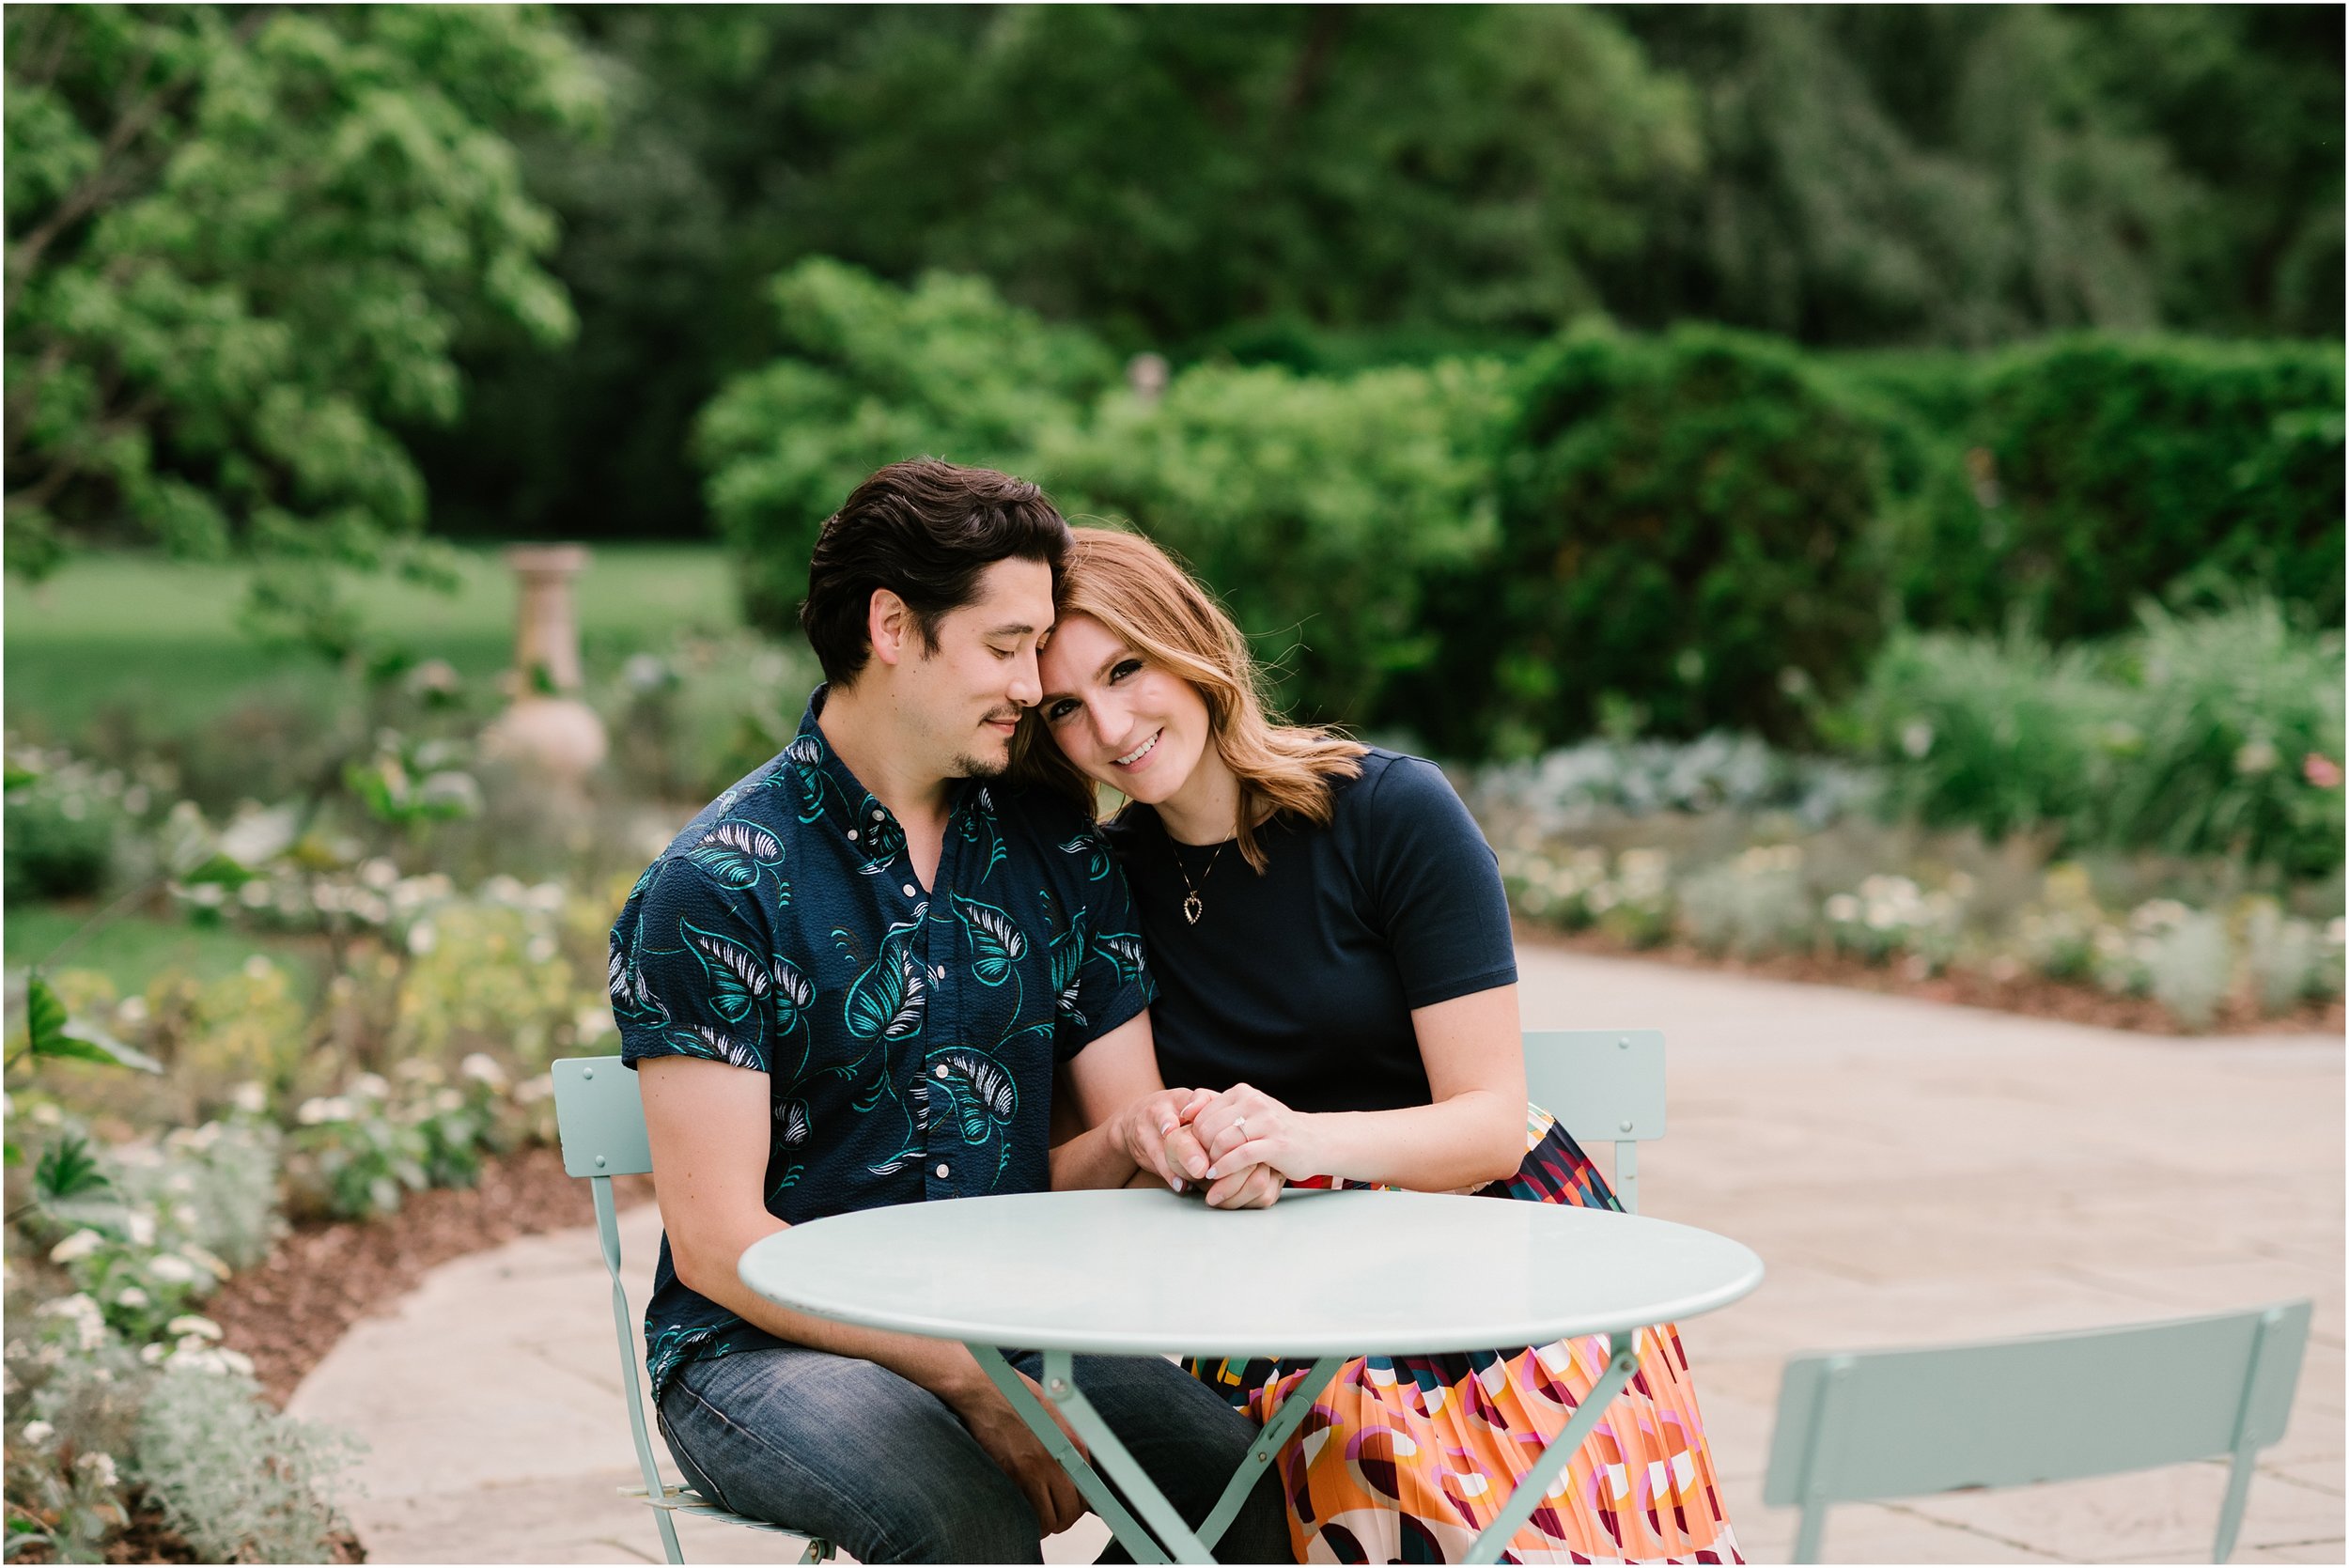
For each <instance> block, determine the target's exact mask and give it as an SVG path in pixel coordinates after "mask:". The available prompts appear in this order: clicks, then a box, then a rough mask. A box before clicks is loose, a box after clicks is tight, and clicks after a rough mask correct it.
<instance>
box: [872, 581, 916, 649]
mask: <svg viewBox="0 0 2349 1568" xmlns="http://www.w3.org/2000/svg"><path fill="white" fill-rule="evenodd" d="M864 634H865V636H866V637H868V638H869V639H871V641H872V644H873V657H874V658H875V659H878V660H880V661H881V662H882V663H884V664H889V665H895V664H897V663H899V662H901V661H902V660H904V659H905V657H906V653H907V650H908V649H909V648H910V646H911V644H912V641H913V636H914V630H913V612H912V611H910V610H909V609H907V608H906V601H905V600H903V599H901V598H898V597H897V596H896V594H895V593H894V592H893V591H892V590H890V589H887V588H876V589H874V590H873V597H872V598H871V599H869V600H867V601H866V603H865V606H864Z"/></svg>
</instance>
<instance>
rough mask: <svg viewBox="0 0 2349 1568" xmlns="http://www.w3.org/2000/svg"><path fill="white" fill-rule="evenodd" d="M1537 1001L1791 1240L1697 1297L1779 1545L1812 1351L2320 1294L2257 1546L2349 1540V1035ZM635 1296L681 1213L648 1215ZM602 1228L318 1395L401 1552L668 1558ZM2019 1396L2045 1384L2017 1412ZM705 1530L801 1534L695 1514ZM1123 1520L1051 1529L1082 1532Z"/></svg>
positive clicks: (1907, 1521) (2152, 1535)
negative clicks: (2145, 1031)
mask: <svg viewBox="0 0 2349 1568" xmlns="http://www.w3.org/2000/svg"><path fill="white" fill-rule="evenodd" d="M1520 962H1521V966H1522V970H1523V975H1524V987H1525V1009H1524V1012H1525V1019H1526V1022H1527V1023H1528V1024H1529V1025H1530V1026H1548V1027H1563V1026H1568V1025H1574V1026H1599V1027H1603V1026H1606V1025H1610V1024H1626V1025H1642V1026H1650V1027H1660V1028H1662V1029H1664V1030H1665V1031H1666V1032H1668V1037H1669V1039H1670V1042H1671V1062H1672V1069H1671V1071H1672V1098H1671V1118H1672V1120H1671V1127H1672V1130H1671V1135H1670V1136H1669V1137H1668V1138H1666V1139H1665V1140H1664V1141H1662V1142H1661V1143H1658V1144H1654V1145H1651V1146H1650V1147H1649V1149H1648V1150H1647V1151H1645V1153H1644V1155H1643V1157H1642V1162H1641V1165H1642V1169H1641V1175H1642V1178H1643V1180H1642V1183H1641V1186H1642V1197H1643V1202H1644V1206H1645V1207H1646V1209H1647V1210H1648V1212H1650V1213H1653V1214H1656V1215H1658V1216H1660V1217H1663V1218H1666V1219H1683V1220H1687V1221H1689V1222H1691V1223H1695V1224H1701V1225H1703V1226H1706V1227H1708V1228H1711V1229H1715V1230H1719V1231H1721V1232H1724V1233H1726V1234H1730V1235H1734V1236H1736V1237H1738V1238H1739V1239H1740V1240H1743V1241H1745V1242H1747V1243H1748V1244H1749V1245H1750V1246H1752V1247H1753V1248H1754V1249H1755V1250H1757V1251H1758V1252H1760V1253H1761V1254H1762V1256H1763V1257H1764V1259H1765V1260H1766V1261H1767V1263H1768V1265H1769V1268H1770V1276H1769V1279H1768V1280H1767V1281H1766V1282H1765V1284H1764V1285H1763V1287H1762V1289H1761V1290H1760V1291H1758V1292H1756V1293H1755V1294H1754V1295H1753V1296H1750V1297H1749V1298H1747V1299H1746V1300H1745V1301H1743V1302H1740V1303H1739V1304H1737V1305H1736V1306H1735V1307H1733V1308H1730V1309H1729V1310H1727V1311H1724V1312H1719V1313H1717V1314H1715V1315H1713V1316H1710V1317H1704V1318H1700V1319H1696V1320H1693V1321H1691V1322H1690V1323H1688V1325H1686V1326H1685V1329H1684V1333H1685V1337H1686V1343H1687V1345H1688V1353H1689V1356H1690V1358H1691V1359H1692V1361H1693V1362H1694V1364H1695V1366H1696V1368H1697V1374H1698V1386H1699V1388H1700V1389H1701V1390H1702V1391H1703V1399H1704V1411H1705V1415H1706V1418H1707V1420H1708V1421H1709V1422H1710V1424H1711V1430H1712V1439H1713V1446H1714V1454H1715V1457H1716V1461H1717V1463H1718V1465H1719V1472H1720V1476H1721V1480H1722V1483H1723V1485H1724V1486H1725V1487H1726V1488H1727V1490H1728V1492H1729V1494H1730V1504H1731V1507H1730V1513H1731V1516H1732V1518H1733V1519H1735V1521H1736V1524H1737V1528H1738V1534H1739V1539H1740V1541H1741V1542H1742V1543H1743V1545H1744V1546H1745V1548H1746V1551H1747V1553H1748V1555H1749V1556H1750V1557H1751V1558H1752V1559H1754V1560H1758V1561H1771V1560H1781V1561H1782V1560H1784V1557H1785V1553H1786V1551H1787V1549H1788V1547H1789V1545H1790V1543H1791V1541H1792V1539H1793V1532H1794V1521H1793V1515H1792V1514H1789V1513H1786V1512H1784V1511H1781V1510H1766V1509H1764V1508H1763V1506H1762V1504H1761V1500H1760V1495H1761V1473H1762V1467H1763V1464H1764V1460H1765V1455H1766V1449H1767V1441H1768V1434H1769V1428H1770V1420H1771V1409H1772V1405H1773V1403H1774V1401H1775V1399H1776V1396H1777V1388H1778V1379H1779V1373H1780V1368H1781V1365H1782V1363H1783V1361H1784V1359H1785V1358H1786V1356H1787V1355H1788V1354H1790V1353H1792V1352H1795V1351H1799V1350H1804V1349H1811V1348H1823V1347H1839V1346H1860V1345H1872V1344H1892V1343H1915V1342H1932V1341H1942V1340H1953V1339H1962V1338H1968V1337H1973V1336H1983V1335H1995V1334H2007V1333H2023V1332H2031V1331H2037V1330H2045V1329H2058V1328H2068V1327H2086V1326H2090V1325H2096V1324H2105V1323H2113V1322H2121V1321H2126V1320H2130V1319H2141V1318H2152V1317H2162V1316H2170V1315H2178V1314H2184V1313H2187V1312H2198V1311H2208V1310H2217V1309H2221V1308H2231V1307H2238V1306H2247V1305H2251V1304H2255V1303H2261V1302H2265V1301H2271V1300H2278V1299H2281V1298H2284V1297H2288V1296H2313V1297H2314V1298H2315V1300H2316V1303H2317V1306H2316V1317H2315V1325H2314V1329H2313V1334H2312V1338H2311V1342H2310V1346H2309V1354H2308V1360H2307V1365H2306V1369H2305V1372H2304V1374H2303V1376H2302V1379H2301V1384H2300V1389H2299V1395H2298V1399H2297V1402H2296V1404H2295V1408H2294V1411H2293V1419H2292V1425H2291V1429H2290V1431H2289V1433H2288V1435H2287V1436H2286V1437H2285V1439H2284V1441H2283V1442H2282V1443H2281V1444H2280V1445H2279V1446H2278V1447H2277V1448H2275V1449H2272V1450H2270V1451H2269V1452H2268V1454H2267V1457H2266V1460H2265V1462H2264V1463H2263V1466H2262V1467H2261V1474H2260V1477H2259V1479H2258V1481H2257V1482H2256V1483H2255V1484H2254V1485H2253V1487H2252V1490H2251V1496H2250V1507H2249V1511H2248V1516H2247V1518H2246V1521H2245V1527H2244V1531H2243V1538H2242V1544H2241V1545H2240V1546H2239V1547H2238V1549H2237V1551H2236V1555H2235V1560H2237V1561H2239V1562H2260V1561H2268V1562H2338V1561H2341V1560H2342V1557H2343V1548H2344V1539H2343V1536H2344V1531H2343V1524H2342V1517H2343V1500H2342V1491H2343V1488H2342V1469H2343V1449H2342V1440H2341V1439H2342V1425H2343V1421H2342V1381H2343V1357H2342V1349H2343V1338H2342V1296H2343V1279H2342V1233H2343V1209H2342V1198H2343V1187H2342V1176H2343V1164H2342V1125H2343V1123H2342V1048H2341V1046H2342V1043H2341V1040H2340V1039H2339V1038H2338V1037H2326V1036H2277V1035H2268V1036H2263V1037H2260V1038H2256V1039H2246V1040H2200V1041H2187V1040H2174V1039H2166V1038H2159V1037H2154V1036H2147V1035H2136V1034H2123V1033H2120V1032H2111V1031H2105V1030H2096V1029H2089V1028H2084V1027H2081V1026H2077V1025H2071V1024H2063V1023H2056V1022H2050V1021H2047V1020H2044V1019H2037V1018H2029V1017H2016V1016H2013V1015H2006V1014H1997V1013H1987V1012H1979V1011H1973V1010H1969V1009H1964V1008H1953V1007H1943V1006H1937V1005H1935V1004H1932V1003H1926V1002H1919V1001H1910V1000H1907V999H1904V998H1899V997H1888V996H1879V995H1873V994H1868V993H1863V992H1858V991H1850V990H1838V989H1830V988H1827V987H1819V986H1793V985H1788V984H1784V983H1781V982H1774V981H1762V980H1755V979H1750V978H1746V977H1740V976H1734V975H1725V974H1707V973H1703V972H1700V971H1691V970H1685V969H1676V968H1668V967H1665V966H1661V965H1656V964H1647V963H1641V962H1640V961H1637V960H1631V959H1614V958H1601V957H1593V956H1589V955H1579V954H1570V953H1563V952H1560V951H1558V950H1556V949H1555V948H1549V947H1544V946H1541V945H1538V944H1537V943H1535V942H1532V941H1529V942H1527V943H1526V945H1525V946H1524V947H1523V948H1522V949H1521V951H1520ZM623 1228H624V1231H625V1234H626V1238H627V1240H626V1245H627V1247H628V1250H629V1256H630V1259H631V1270H630V1271H631V1273H632V1274H633V1276H634V1281H633V1283H632V1285H631V1289H632V1291H633V1293H634V1299H635V1300H636V1301H637V1302H638V1303H641V1302H642V1301H643V1299H644V1291H645V1287H646V1281H647V1280H648V1278H649V1275H650V1272H651V1266H652V1264H651V1260H652V1254H653V1248H654V1244H655V1242H656V1239H657V1236H658V1219H657V1216H656V1214H655V1211H654V1210H653V1209H652V1207H651V1206H650V1205H646V1206H643V1207H640V1208H638V1209H635V1210H633V1211H631V1212H630V1214H629V1215H628V1216H626V1217H624V1220H623ZM608 1301H609V1297H608V1296H607V1294H606V1292H605V1287H604V1281H603V1273H602V1266H601V1264H600V1262H599V1259H598V1256H597V1251H596V1247H595V1241H594V1237H593V1234H591V1233H589V1232H585V1231H574V1232H569V1233H558V1234H548V1235H542V1236H534V1237H530V1238H527V1239H524V1240H521V1241H516V1242H513V1243H511V1244H509V1245H507V1246H505V1247H502V1248H499V1249H497V1250H494V1251H490V1252H485V1253H482V1254H479V1255H477V1256H475V1257H472V1258H467V1259H463V1260H460V1261H459V1262H456V1263H453V1264H449V1265H444V1266H443V1267H442V1268H440V1269H438V1270H436V1271H434V1272H433V1273H432V1274H431V1275H430V1276H429V1277H428V1279H427V1281H426V1282H425V1283H424V1284H423V1285H422V1286H421V1287H420V1288H419V1289H417V1290H416V1291H415V1292H414V1293H413V1294H412V1295H411V1296H408V1297H406V1298H405V1299H404V1300H402V1301H401V1302H399V1303H398V1305H397V1307H396V1308H395V1309H394V1310H393V1312H391V1313H390V1314H389V1315H386V1316H383V1317H381V1318H377V1319H373V1320H370V1321H367V1322H365V1323H363V1324H361V1325H360V1326H359V1327H357V1328H355V1329H354V1330H353V1331H352V1332H351V1333H350V1336H349V1337H348V1338H347V1339H345V1340H344V1341H343V1343H341V1344H340V1345H339V1346H337V1347H336V1349H335V1350H334V1353H333V1354H332V1355H331V1356H329V1357H328V1358H327V1359H326V1360H325V1361H324V1362H322V1363H321V1364H320V1365H319V1367H318V1368H317V1369H316V1370H315V1371H314V1372H313V1373H312V1374H311V1375H310V1376H309V1378H308V1379H307V1380H306V1381H305V1382H304V1383H303V1386H302V1388H301V1389H300V1390H299V1391H298V1392H297V1394H296V1395H295V1397H294V1400H293V1404H292V1408H293V1409H294V1411H295V1412H296V1413H298V1414H301V1415H303V1416H307V1417H312V1418H315V1419H318V1420H322V1421H333V1422H335V1423H337V1424H340V1425H342V1426H345V1427H347V1428H350V1429H351V1430H354V1431H356V1432H357V1433H358V1434H359V1435H360V1436H363V1437H364V1438H365V1439H366V1441H367V1442H368V1443H369V1444H370V1445H371V1448H372V1453H371V1455H370V1456H369V1457H368V1458H367V1459H366V1460H365V1461H363V1462H362V1464H361V1465H360V1467H359V1477H360V1480H361V1482H362V1483H363V1485H364V1486H365V1487H366V1496H364V1497H362V1498H357V1499H355V1500H354V1501H353V1502H352V1504H351V1513H352V1515H353V1519H354V1522H355V1523H356V1525H357V1527H358V1530H359V1535H360V1538H361V1539H362V1540H363V1541H364V1542H365V1543H366V1545H367V1547H368V1549H369V1551H370V1553H371V1555H372V1557H373V1560H376V1561H379V1562H395V1561H396V1562H456V1561H476V1562H477V1561H492V1562H512V1561H537V1562H549V1561H565V1562H629V1561H639V1560H652V1559H653V1558H654V1557H655V1556H656V1555H657V1551H658V1542H657V1539H656V1537H655V1535H654V1532H653V1529H652V1527H651V1524H650V1521H649V1520H647V1519H646V1516H645V1514H644V1512H643V1510H642V1508H641V1506H640V1505H638V1504H635V1503H630V1502H625V1501H622V1500H621V1499H620V1498H618V1497H617V1496H616V1491H615V1489H616V1488H617V1487H619V1486H621V1485H624V1484H627V1483H630V1481H631V1480H632V1459H631V1457H630V1450H629V1444H628V1435H627V1427H626V1423H625V1421H624V1420H623V1418H622V1416H621V1413H620V1409H619V1406H618V1404H617V1401H616V1398H615V1395H616V1390H617V1381H616V1380H617V1377H618V1375H619V1374H618V1369H617V1366H616V1358H615V1357H614V1354H613V1350H612V1341H611V1319H610V1315H609V1312H610V1308H609V1305H608ZM2023 1419H2028V1413H2027V1412H2026V1413H2023ZM2222 1481H2223V1471H2222V1470H2221V1469H2220V1468H2219V1467H2217V1466H2216V1465H2201V1466H2192V1467H2183V1468H2174V1469H2169V1470H2161V1471H2155V1472H2151V1473H2148V1474H2144V1475H2139V1476H2125V1477H2121V1478H2117V1479H2113V1480H2108V1481H2101V1482H2090V1483H2073V1484H2067V1485H2063V1486H2060V1487H2051V1488H2044V1489H2037V1490H2030V1491H2022V1492H2004V1493H1992V1494H1961V1495H1955V1496H1952V1497H1947V1498H1937V1499H1922V1500H1919V1501H1915V1502H1910V1503H1903V1504H1900V1505H1897V1506H1883V1507H1877V1506H1859V1507H1851V1508H1845V1509H1841V1510H1838V1511H1837V1513H1836V1514H1834V1515H1833V1516H1832V1517H1831V1519H1830V1521H1829V1524H1828V1534H1827V1551H1828V1555H1829V1557H1830V1558H1831V1559H1833V1560H1846V1561H1848V1560H1882V1561H1911V1562H1981V1561H2014V1562H2036V1561H2083V1560H2126V1561H2139V1562H2146V1561H2181V1562H2184V1561H2197V1560H2208V1558H2207V1554H2208V1552H2209V1543H2210V1537H2211V1531H2212V1529H2213V1526H2214V1524H2215V1521H2216V1518H2217V1507H2218V1499H2219V1493H2220V1489H2221V1485H2222ZM687 1527H688V1528H687V1529H686V1530H685V1532H684V1533H685V1538H686V1552H687V1556H688V1558H689V1560H699V1561H730V1562H751V1561H764V1560H771V1559H770V1557H769V1556H768V1553H769V1551H770V1546H771V1545H773V1544H775V1543H776V1542H777V1538H776V1537H772V1536H762V1535H756V1534H754V1533H752V1532H750V1531H745V1530H739V1529H731V1528H728V1527H723V1526H711V1525H706V1524H699V1523H696V1522H693V1521H687ZM1102 1539H1103V1532H1102V1531H1101V1530H1100V1529H1099V1528H1098V1526H1097V1522H1095V1521H1092V1520H1090V1519H1089V1520H1087V1521H1086V1523H1085V1524H1084V1525H1083V1526H1081V1527H1080V1528H1079V1529H1076V1530H1072V1531H1070V1532H1068V1533H1067V1534H1066V1535H1063V1536H1060V1537H1058V1538H1057V1539H1056V1540H1055V1541H1053V1542H1050V1543H1048V1544H1047V1549H1048V1558H1049V1560H1055V1561H1065V1562H1066V1561H1083V1560H1089V1559H1090V1558H1091V1557H1092V1555H1093V1553H1094V1552H1095V1551H1096V1550H1097V1547H1098V1545H1099V1544H1100V1542H1101V1541H1102Z"/></svg>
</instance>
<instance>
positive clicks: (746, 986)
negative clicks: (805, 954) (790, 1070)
mask: <svg viewBox="0 0 2349 1568" xmlns="http://www.w3.org/2000/svg"><path fill="white" fill-rule="evenodd" d="M677 929H678V933H679V934H680V935H681V936H683V937H684V939H685V943H686V946H687V947H689V948H691V949H692V953H693V956H695V957H696V958H699V959H700V960H701V963H702V972H703V973H704V974H706V975H708V977H709V994H710V1006H711V1007H712V1008H713V1009H715V1010H716V1012H717V1014H718V1016H719V1017H722V1018H723V1019H725V1020H726V1021H727V1022H728V1023H740V1022H741V1021H742V1020H743V1019H745V1018H747V1017H750V1016H751V1009H752V1008H753V1007H754V1006H756V1005H757V1004H758V1003H759V1002H762V1001H766V1000H767V994H768V992H770V991H771V990H772V989H774V978H773V976H771V975H770V974H769V973H768V972H767V968H766V966H765V965H763V964H761V963H760V962H759V961H758V958H757V955H754V954H753V953H752V952H751V950H750V949H749V948H747V947H744V946H743V945H742V944H741V943H740V942H738V941H735V940H733V939H731V938H727V937H722V936H720V935H718V933H716V932H715V931H705V930H703V929H702V928H701V927H700V926H698V925H694V924H692V923H690V922H687V921H679V922H678V923H677Z"/></svg>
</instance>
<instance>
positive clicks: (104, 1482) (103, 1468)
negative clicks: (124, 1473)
mask: <svg viewBox="0 0 2349 1568" xmlns="http://www.w3.org/2000/svg"><path fill="white" fill-rule="evenodd" d="M73 1467H74V1468H75V1469H77V1470H86V1471H88V1472H89V1473H90V1474H91V1475H92V1476H94V1477H96V1478H97V1481H98V1484H99V1485H101V1486H119V1485H121V1484H122V1477H121V1476H120V1475H119V1474H117V1472H116V1470H115V1461H114V1455H113V1454H111V1453H86V1454H84V1455H82V1457H81V1458H79V1459H76V1460H75V1461H74V1462H73Z"/></svg>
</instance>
